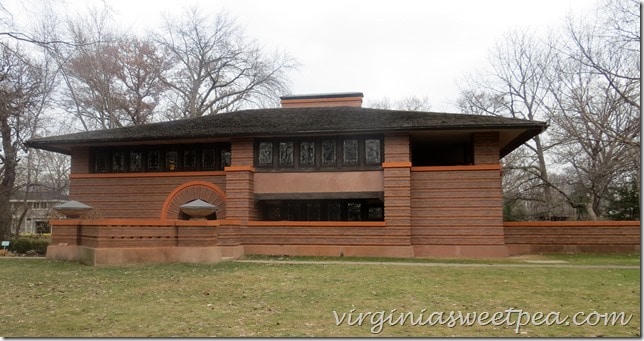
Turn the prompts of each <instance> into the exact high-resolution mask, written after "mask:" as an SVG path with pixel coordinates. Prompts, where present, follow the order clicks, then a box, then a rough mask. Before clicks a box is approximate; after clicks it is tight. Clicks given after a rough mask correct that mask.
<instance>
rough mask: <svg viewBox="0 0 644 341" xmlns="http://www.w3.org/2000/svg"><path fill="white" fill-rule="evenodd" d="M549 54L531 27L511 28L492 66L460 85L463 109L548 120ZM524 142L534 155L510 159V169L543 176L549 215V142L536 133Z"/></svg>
mask: <svg viewBox="0 0 644 341" xmlns="http://www.w3.org/2000/svg"><path fill="white" fill-rule="evenodd" d="M551 59H552V50H551V49H550V48H549V47H548V46H547V45H545V44H542V43H541V42H540V41H539V40H537V39H536V38H535V37H534V35H533V34H532V33H531V32H529V31H527V30H514V31H511V32H509V33H508V34H507V35H506V36H505V37H504V38H503V39H502V40H501V41H499V43H498V44H497V45H496V46H495V48H494V49H493V51H492V54H491V61H490V62H491V65H492V72H491V73H490V74H487V75H482V74H481V75H477V76H471V77H469V78H467V79H466V80H465V82H464V85H463V86H461V93H460V97H459V100H458V105H459V107H460V109H461V110H463V111H465V112H468V113H474V114H482V115H495V116H504V117H512V118H521V119H528V120H544V121H545V120H547V118H548V117H549V115H550V112H549V109H548V107H546V106H545V105H544V99H545V97H546V96H547V94H548V88H549V84H548V81H549V80H548V78H547V74H546V72H547V71H546V70H547V69H546V66H547V65H548V63H550V61H551ZM523 148H527V149H528V150H529V151H530V153H529V155H530V157H531V158H532V160H531V161H530V162H527V163H521V164H517V163H516V162H515V163H509V162H506V163H505V166H506V169H507V168H515V169H516V170H521V171H524V172H528V173H530V174H531V175H526V176H525V178H527V179H531V178H534V177H536V178H538V179H539V181H538V182H539V184H540V185H539V186H538V187H539V192H540V193H541V195H540V196H541V203H542V207H541V208H540V209H539V210H540V211H541V212H539V213H538V214H537V215H538V216H543V217H546V218H547V217H548V216H550V215H551V211H552V210H553V208H554V207H555V206H554V202H553V194H552V192H553V189H552V184H551V182H550V180H549V173H548V167H547V160H546V152H547V150H548V148H550V146H549V145H548V144H547V143H544V140H543V136H539V135H537V136H535V137H534V138H532V140H531V141H529V142H528V143H526V144H525V147H523Z"/></svg>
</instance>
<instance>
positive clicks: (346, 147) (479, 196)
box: [28, 93, 547, 264]
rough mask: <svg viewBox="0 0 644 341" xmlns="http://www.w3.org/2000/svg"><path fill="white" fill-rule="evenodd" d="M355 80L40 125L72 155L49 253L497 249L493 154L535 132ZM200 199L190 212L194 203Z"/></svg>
mask: <svg viewBox="0 0 644 341" xmlns="http://www.w3.org/2000/svg"><path fill="white" fill-rule="evenodd" d="M362 97H363V96H362V93H338V94H322V95H302V96H285V97H282V107H281V108H274V109H257V110H242V111H238V112H231V113H225V114H218V115H210V116H203V117H198V118H191V119H184V120H178V121H172V122H163V123H154V124H147V125H141V126H133V127H126V128H119V129H112V130H102V131H92V132H82V133H76V134H70V135H62V136H53V137H45V138H38V139H34V140H31V141H29V143H28V145H29V146H30V147H32V148H39V149H45V150H50V151H54V152H59V153H64V154H68V155H71V163H72V171H71V176H70V177H71V179H70V182H71V185H70V199H72V200H75V201H79V202H82V203H84V204H86V205H89V206H91V207H92V210H91V211H90V212H89V213H86V214H85V215H83V216H80V217H79V218H78V217H77V218H70V217H67V218H68V219H60V220H52V221H51V224H52V229H53V231H52V238H53V244H52V246H50V248H49V250H48V257H50V258H54V259H73V260H80V261H83V262H86V263H90V264H117V263H129V262H163V261H185V262H213V261H217V260H219V259H220V258H221V257H239V256H242V255H244V254H273V255H282V254H284V255H335V256H340V255H345V256H358V255H361V256H389V257H423V256H471V257H503V256H508V249H507V247H506V245H505V242H504V232H503V217H502V193H501V167H500V164H499V159H500V158H502V157H503V156H505V155H507V154H508V153H510V152H512V150H514V149H515V148H517V147H518V146H520V145H521V144H523V143H524V142H526V141H527V140H529V139H530V138H532V137H533V136H535V135H537V134H539V133H541V132H542V131H544V129H546V127H547V125H546V123H544V122H536V121H527V120H520V119H510V118H502V117H492V116H479V115H466V114H447V113H435V112H414V111H400V110H383V109H370V108H363V107H362ZM191 203H192V204H196V203H198V204H199V205H204V204H205V205H209V206H210V207H211V208H212V211H211V212H208V213H207V214H204V215H202V216H201V217H199V218H195V217H194V216H191V215H190V214H188V213H186V212H187V206H188V205H190V204H191Z"/></svg>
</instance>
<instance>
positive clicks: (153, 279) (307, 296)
mask: <svg viewBox="0 0 644 341" xmlns="http://www.w3.org/2000/svg"><path fill="white" fill-rule="evenodd" d="M270 259H276V258H269V260H270ZM296 259H300V258H296ZM301 259H304V260H312V259H313V258H307V257H305V258H301ZM535 259H546V260H557V259H562V260H566V261H567V262H568V264H581V265H592V264H602V265H606V264H615V265H636V266H639V256H579V257H573V256H561V257H560V256H541V257H536V258H535ZM611 259H612V260H611ZM327 260H338V259H327ZM342 260H343V261H346V260H351V259H348V258H344V259H342ZM359 260H360V261H364V260H365V259H359ZM379 261H383V259H379ZM385 261H386V259H385ZM398 261H400V260H398ZM424 261H428V260H424ZM429 261H430V262H433V261H438V260H429ZM522 261H523V260H521V259H514V260H506V261H486V262H489V263H491V264H494V265H496V266H491V267H480V266H479V267H476V266H471V267H470V266H454V267H443V266H441V267H436V266H408V265H397V264H396V265H394V264H368V265H356V264H350V263H346V264H344V263H343V264H263V263H262V264H258V263H239V262H223V263H219V264H214V265H201V264H199V265H197V264H161V265H137V266H119V267H90V266H86V265H81V264H77V263H69V262H50V261H47V260H42V259H40V260H34V259H3V258H0V289H1V290H0V302H1V303H0V336H5V337H20V336H29V337H52V336H67V337H71V336H82V337H89V336H98V337H109V336H122V337H126V336H161V337H169V336H184V337H186V336H194V337H198V336H229V337H230V336H256V337H257V336H372V335H379V336H423V337H432V336H510V337H514V336H606V337H609V336H639V335H640V318H641V317H640V270H639V269H614V268H601V269H594V268H593V269H588V268H558V267H552V266H543V267H525V268H524V267H504V264H507V263H508V262H509V263H512V264H520V263H521V262H522ZM459 262H460V263H463V262H464V261H463V260H461V261H459ZM473 264H475V265H476V264H480V263H479V262H474V263H473ZM511 308H514V309H517V311H518V310H522V311H523V312H524V315H522V316H524V317H526V318H527V314H530V316H532V317H534V316H535V315H536V314H537V313H543V314H544V316H546V315H548V314H550V315H549V316H550V317H551V318H554V316H555V315H554V314H556V313H558V314H559V318H560V319H563V318H565V317H566V316H568V320H567V321H562V323H561V325H556V324H555V325H551V326H548V325H546V324H547V323H543V324H542V325H541V326H535V325H532V324H528V325H525V326H521V327H520V328H519V330H518V333H516V332H517V328H516V324H512V325H507V324H506V323H502V322H507V321H502V320H498V319H497V320H496V321H498V322H497V323H496V324H500V325H494V324H495V323H492V322H493V321H490V319H487V320H485V319H483V320H481V321H482V322H483V323H481V324H478V323H474V324H473V325H471V326H461V325H456V326H448V325H445V324H448V322H449V321H448V320H446V321H444V322H445V323H444V324H443V325H441V324H440V323H438V322H437V320H436V317H438V316H439V313H443V318H444V319H446V318H447V317H448V314H449V313H450V312H455V313H458V312H461V313H463V314H468V313H469V314H470V316H474V315H473V314H474V313H477V314H481V313H485V312H487V313H489V314H490V315H493V314H494V313H499V314H504V315H508V313H507V310H508V309H511ZM334 312H335V314H334ZM367 312H370V313H371V314H372V315H371V316H367V317H365V318H364V319H363V321H362V323H358V320H357V318H358V317H359V314H360V313H363V314H364V313H367ZM578 312H582V313H585V314H591V315H590V317H591V319H592V320H593V321H591V322H594V323H595V322H596V323H595V324H597V325H590V324H585V325H580V326H576V325H574V323H573V321H572V316H573V315H574V314H575V313H578ZM593 312H597V313H600V314H603V313H613V312H616V313H619V312H624V317H625V318H628V317H629V316H630V315H632V318H631V319H630V321H629V322H628V323H625V325H623V326H622V325H619V324H618V325H617V326H610V325H609V326H606V325H604V323H603V321H599V319H598V315H597V314H596V313H593ZM349 313H351V316H346V315H345V319H344V320H343V321H342V322H341V323H336V315H337V318H338V319H340V318H341V317H342V316H343V314H347V315H348V314H349ZM404 313H410V314H413V315H414V316H413V318H411V317H409V316H408V317H409V318H408V319H407V320H405V321H404V322H403V323H398V324H396V323H395V322H396V321H397V320H398V319H399V318H400V315H401V314H404ZM410 316H411V315H410ZM478 316H480V315H478ZM509 316H510V322H513V321H515V320H516V316H518V314H517V313H512V314H510V315H509ZM537 316H538V315H537ZM363 317H364V315H363ZM383 318H384V320H383ZM387 318H388V319H387ZM432 318H433V320H432ZM428 319H429V320H428ZM383 321H384V322H383ZM428 321H431V322H428ZM486 321H487V323H485V322H486ZM452 322H454V320H452ZM565 322H568V324H567V325H566V323H565ZM432 323H433V324H434V325H431V324H432ZM338 324H339V325H338ZM360 324H361V325H360ZM392 324H395V325H393V326H392ZM401 324H402V325H401ZM457 324H458V323H457ZM379 326H382V330H379ZM372 331H380V333H378V334H372Z"/></svg>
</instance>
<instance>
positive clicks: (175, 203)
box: [161, 181, 226, 220]
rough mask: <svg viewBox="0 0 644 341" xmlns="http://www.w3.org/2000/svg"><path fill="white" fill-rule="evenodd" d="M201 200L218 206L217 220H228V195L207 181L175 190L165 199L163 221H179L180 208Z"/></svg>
mask: <svg viewBox="0 0 644 341" xmlns="http://www.w3.org/2000/svg"><path fill="white" fill-rule="evenodd" d="M196 199H201V200H203V201H205V202H208V203H211V204H213V205H215V206H217V211H216V213H217V219H224V218H226V193H224V191H222V190H221V188H219V186H217V185H215V184H213V183H210V182H207V181H190V182H186V183H185V184H183V185H180V186H178V187H177V188H175V189H174V190H173V191H172V192H171V193H170V194H169V195H168V197H167V198H166V199H165V202H164V203H163V208H162V209H161V219H162V220H168V219H178V218H179V213H180V212H181V210H180V209H179V206H181V205H183V204H185V203H188V202H190V201H193V200H196Z"/></svg>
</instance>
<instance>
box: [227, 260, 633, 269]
mask: <svg viewBox="0 0 644 341" xmlns="http://www.w3.org/2000/svg"><path fill="white" fill-rule="evenodd" d="M233 262H237V263H260V264H289V265H299V264H307V265H308V264H315V265H385V266H386V265H393V266H426V267H432V266H433V267H473V268H544V267H545V268H570V269H632V270H639V269H640V266H635V265H609V264H605V265H583V264H569V263H553V262H548V261H544V262H535V261H531V262H530V263H528V262H526V263H525V264H523V263H441V262H427V263H422V262H380V261H374V262H369V261H327V260H320V261H311V260H262V259H257V260H255V259H237V260H233Z"/></svg>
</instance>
